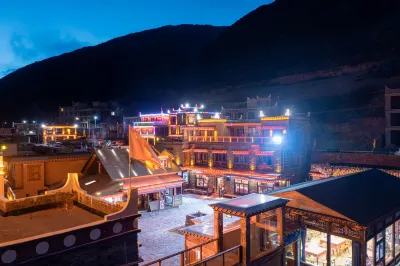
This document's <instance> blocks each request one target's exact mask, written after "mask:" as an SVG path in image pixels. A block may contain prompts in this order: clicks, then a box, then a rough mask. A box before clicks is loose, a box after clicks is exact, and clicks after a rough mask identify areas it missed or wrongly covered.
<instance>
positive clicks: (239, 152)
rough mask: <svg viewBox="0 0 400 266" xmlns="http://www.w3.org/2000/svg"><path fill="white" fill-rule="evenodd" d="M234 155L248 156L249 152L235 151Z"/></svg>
mask: <svg viewBox="0 0 400 266" xmlns="http://www.w3.org/2000/svg"><path fill="white" fill-rule="evenodd" d="M232 153H233V154H234V155H248V154H249V152H248V151H233V152H232Z"/></svg>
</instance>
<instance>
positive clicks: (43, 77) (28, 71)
mask: <svg viewBox="0 0 400 266" xmlns="http://www.w3.org/2000/svg"><path fill="white" fill-rule="evenodd" d="M225 29H226V27H214V26H209V25H179V26H165V27H160V28H157V29H153V30H147V31H143V32H139V33H134V34H129V35H126V36H123V37H119V38H115V39H112V40H110V41H108V42H105V43H102V44H99V45H96V46H92V47H85V48H81V49H78V50H75V51H73V52H70V53H66V54H63V55H60V56H56V57H52V58H49V59H46V60H43V61H40V62H35V63H33V64H31V65H28V66H26V67H23V68H21V69H18V70H16V71H15V72H13V73H11V74H9V75H7V76H6V77H4V78H2V79H0V89H1V90H3V91H9V92H10V94H9V97H10V101H9V102H8V103H5V104H4V105H3V106H2V107H3V108H2V111H3V112H4V110H10V109H11V110H12V111H13V113H12V114H14V115H15V116H16V118H18V116H19V115H25V116H26V114H24V112H26V110H30V111H34V112H39V111H40V110H43V111H51V110H53V111H54V110H55V109H56V108H57V106H58V105H61V104H69V103H70V102H71V100H75V101H85V100H89V101H91V100H102V101H104V100H112V99H118V100H120V101H121V102H122V103H123V104H126V103H130V102H135V101H138V100H140V101H146V100H147V101H150V100H152V99H154V98H155V97H157V94H156V93H159V91H160V90H157V92H152V90H151V88H162V89H164V88H165V87H164V86H165V84H168V82H169V80H170V79H171V77H175V76H176V73H178V72H179V71H182V69H183V68H184V66H185V65H187V64H188V62H189V61H190V60H192V59H193V58H194V56H195V55H196V54H197V53H198V52H199V51H200V50H201V47H202V46H204V45H205V43H207V42H210V41H212V40H214V39H215V38H217V37H218V36H219V35H220V33H221V32H222V31H224V30H225ZM144 88H147V90H146V91H143V89H144ZM11 92H12V93H11ZM138 95H140V97H141V99H138V97H137V96H138ZM20 105H22V106H25V108H18V107H20ZM20 109H25V110H22V111H21V110H20ZM18 111H21V112H20V113H18ZM8 115H11V114H10V113H9V114H8Z"/></svg>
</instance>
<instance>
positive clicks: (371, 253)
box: [367, 238, 375, 266]
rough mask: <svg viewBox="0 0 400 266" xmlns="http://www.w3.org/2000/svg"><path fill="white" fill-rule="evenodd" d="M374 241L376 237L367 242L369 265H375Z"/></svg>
mask: <svg viewBox="0 0 400 266" xmlns="http://www.w3.org/2000/svg"><path fill="white" fill-rule="evenodd" d="M374 241H375V239H374V238H372V239H371V240H369V241H368V242H367V265H368V266H370V265H373V262H374Z"/></svg>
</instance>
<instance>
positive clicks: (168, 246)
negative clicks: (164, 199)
mask: <svg viewBox="0 0 400 266" xmlns="http://www.w3.org/2000/svg"><path fill="white" fill-rule="evenodd" d="M182 199H183V204H182V205H181V206H179V208H172V209H168V210H163V211H156V212H142V213H141V214H142V217H141V218H140V219H139V228H140V229H141V230H142V232H141V233H139V242H140V243H141V244H142V247H140V248H139V255H140V256H141V257H142V259H143V260H144V262H143V263H142V264H141V265H143V264H146V263H149V262H151V261H154V260H157V259H160V258H163V257H166V256H168V255H170V254H173V253H176V252H179V251H182V250H184V236H183V235H182V234H180V233H179V232H178V230H179V229H180V228H182V227H184V226H185V221H186V215H188V214H192V213H196V212H199V211H200V212H202V213H206V214H212V213H213V210H212V208H211V207H210V206H208V205H209V204H212V203H215V202H217V201H221V200H222V199H215V198H207V197H206V196H200V195H192V194H186V195H183V197H182ZM155 265H156V264H155ZM162 265H179V256H176V257H173V258H171V259H169V260H167V261H165V262H163V264H162Z"/></svg>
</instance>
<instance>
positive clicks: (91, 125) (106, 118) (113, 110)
mask: <svg viewBox="0 0 400 266" xmlns="http://www.w3.org/2000/svg"><path fill="white" fill-rule="evenodd" d="M58 113H59V117H58V123H60V124H65V125H74V124H77V125H78V135H79V136H84V137H93V138H106V139H111V138H122V137H123V125H122V112H121V109H119V108H118V107H117V106H112V105H111V104H109V103H106V102H92V103H90V104H88V103H80V102H76V103H75V102H73V103H72V105H71V106H60V107H59V109H58Z"/></svg>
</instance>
